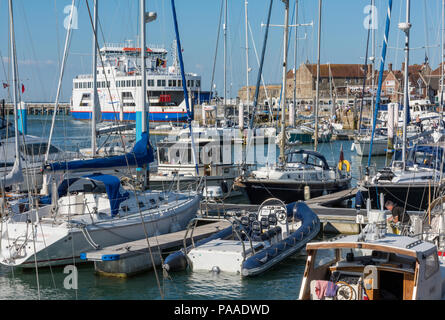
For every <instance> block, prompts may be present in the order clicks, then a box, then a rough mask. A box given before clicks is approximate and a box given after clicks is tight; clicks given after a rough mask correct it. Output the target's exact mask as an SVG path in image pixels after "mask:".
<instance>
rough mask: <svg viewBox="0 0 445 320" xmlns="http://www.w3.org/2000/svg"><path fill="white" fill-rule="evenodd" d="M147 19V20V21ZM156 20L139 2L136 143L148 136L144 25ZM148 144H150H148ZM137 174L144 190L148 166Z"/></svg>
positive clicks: (142, 0) (142, 1)
mask: <svg viewBox="0 0 445 320" xmlns="http://www.w3.org/2000/svg"><path fill="white" fill-rule="evenodd" d="M147 18H148V19H147ZM154 19H156V16H155V15H154V16H153V17H151V16H147V15H146V12H145V0H140V42H141V43H140V49H141V56H140V63H141V67H140V68H141V94H140V97H139V99H140V101H139V103H138V108H137V109H136V142H137V141H140V140H141V139H142V133H144V132H147V135H148V125H147V103H146V96H147V89H146V86H147V74H146V58H145V54H146V45H145V34H146V24H147V22H150V21H152V20H154ZM149 143H150V142H149ZM137 171H138V173H142V176H141V178H142V179H143V185H144V188H145V187H146V186H147V179H148V177H149V175H148V171H149V164H147V165H146V167H145V165H144V168H137Z"/></svg>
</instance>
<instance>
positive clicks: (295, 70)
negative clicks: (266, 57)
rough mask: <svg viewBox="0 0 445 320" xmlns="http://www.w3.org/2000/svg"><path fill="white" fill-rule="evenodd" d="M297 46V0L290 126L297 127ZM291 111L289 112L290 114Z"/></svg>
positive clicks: (296, 3) (296, 2)
mask: <svg viewBox="0 0 445 320" xmlns="http://www.w3.org/2000/svg"><path fill="white" fill-rule="evenodd" d="M297 44H298V0H295V48H294V92H293V93H294V94H293V104H294V107H293V110H292V112H293V114H291V116H290V119H291V121H290V122H291V123H290V125H291V126H292V127H295V112H296V110H297ZM290 111H291V110H289V112H290Z"/></svg>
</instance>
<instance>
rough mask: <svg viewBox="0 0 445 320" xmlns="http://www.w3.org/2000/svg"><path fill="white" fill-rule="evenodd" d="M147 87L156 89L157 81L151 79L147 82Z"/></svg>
mask: <svg viewBox="0 0 445 320" xmlns="http://www.w3.org/2000/svg"><path fill="white" fill-rule="evenodd" d="M147 85H148V86H149V87H154V86H155V81H154V80H153V79H149V80H147Z"/></svg>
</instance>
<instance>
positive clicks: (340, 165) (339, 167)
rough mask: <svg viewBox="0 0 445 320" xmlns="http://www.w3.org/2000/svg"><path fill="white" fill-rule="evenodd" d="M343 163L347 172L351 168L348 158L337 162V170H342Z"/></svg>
mask: <svg viewBox="0 0 445 320" xmlns="http://www.w3.org/2000/svg"><path fill="white" fill-rule="evenodd" d="M343 164H344V165H345V166H346V172H349V170H351V164H350V163H349V161H348V160H342V161H339V162H338V170H340V171H341V170H342V169H343Z"/></svg>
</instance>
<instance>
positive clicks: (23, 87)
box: [22, 84, 25, 93]
mask: <svg viewBox="0 0 445 320" xmlns="http://www.w3.org/2000/svg"><path fill="white" fill-rule="evenodd" d="M22 93H25V85H24V84H22Z"/></svg>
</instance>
